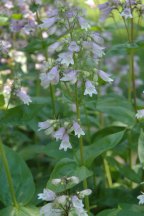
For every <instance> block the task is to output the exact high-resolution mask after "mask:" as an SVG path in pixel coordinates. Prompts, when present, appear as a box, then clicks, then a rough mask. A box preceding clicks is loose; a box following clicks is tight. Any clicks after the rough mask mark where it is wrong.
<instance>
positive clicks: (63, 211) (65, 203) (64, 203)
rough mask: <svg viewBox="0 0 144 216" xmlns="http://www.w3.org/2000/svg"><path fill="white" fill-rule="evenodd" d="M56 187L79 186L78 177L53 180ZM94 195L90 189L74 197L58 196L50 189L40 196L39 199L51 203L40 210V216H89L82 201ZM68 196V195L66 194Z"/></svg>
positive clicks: (73, 195)
mask: <svg viewBox="0 0 144 216" xmlns="http://www.w3.org/2000/svg"><path fill="white" fill-rule="evenodd" d="M51 182H52V184H54V185H57V186H58V185H60V184H62V185H65V187H67V186H69V185H70V184H78V183H79V178H78V177H76V176H72V177H64V178H62V179H52V181H51ZM91 193H92V191H91V190H90V189H86V190H82V191H80V192H77V193H76V194H72V195H65V194H57V193H55V192H54V191H52V190H50V189H47V188H46V189H44V190H43V193H40V194H38V199H41V200H44V201H47V202H49V203H48V204H46V205H44V206H43V207H42V208H41V209H40V215H42V216H51V215H55V216H62V215H73V214H75V215H77V216H87V215H88V214H87V212H86V211H85V209H84V204H83V202H82V199H83V198H85V196H89V195H90V194H91ZM66 194H67V193H66Z"/></svg>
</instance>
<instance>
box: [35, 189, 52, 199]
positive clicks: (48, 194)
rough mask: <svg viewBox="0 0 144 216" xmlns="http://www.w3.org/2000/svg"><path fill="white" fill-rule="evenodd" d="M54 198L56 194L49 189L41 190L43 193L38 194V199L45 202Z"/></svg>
mask: <svg viewBox="0 0 144 216" xmlns="http://www.w3.org/2000/svg"><path fill="white" fill-rule="evenodd" d="M55 198H56V194H55V193H54V192H53V191H52V190H49V189H43V193H39V194H38V199H42V200H45V201H53V200H54V199H55Z"/></svg>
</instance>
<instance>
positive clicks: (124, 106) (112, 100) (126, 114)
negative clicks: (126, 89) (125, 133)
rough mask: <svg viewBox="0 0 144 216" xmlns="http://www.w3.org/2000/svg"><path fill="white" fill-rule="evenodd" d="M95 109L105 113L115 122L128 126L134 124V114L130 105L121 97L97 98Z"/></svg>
mask: <svg viewBox="0 0 144 216" xmlns="http://www.w3.org/2000/svg"><path fill="white" fill-rule="evenodd" d="M96 109H97V110H98V111H99V112H103V113H107V114H109V116H111V117H113V118H114V119H115V120H117V121H120V122H123V123H125V124H127V125H129V126H131V127H132V126H133V125H134V124H135V113H134V110H133V107H132V105H131V104H130V103H129V102H128V101H127V100H126V99H125V98H124V97H122V96H118V95H109V96H101V97H100V98H98V101H97V104H96Z"/></svg>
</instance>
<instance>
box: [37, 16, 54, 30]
mask: <svg viewBox="0 0 144 216" xmlns="http://www.w3.org/2000/svg"><path fill="white" fill-rule="evenodd" d="M56 21H57V18H56V17H50V18H47V19H44V20H42V22H43V23H42V24H40V25H39V27H40V28H50V27H51V26H53V25H54V24H55V22H56Z"/></svg>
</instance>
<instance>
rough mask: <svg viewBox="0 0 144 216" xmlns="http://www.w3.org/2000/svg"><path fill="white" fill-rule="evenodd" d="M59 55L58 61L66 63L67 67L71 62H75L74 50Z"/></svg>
mask: <svg viewBox="0 0 144 216" xmlns="http://www.w3.org/2000/svg"><path fill="white" fill-rule="evenodd" d="M58 56H59V58H58V61H60V62H61V64H64V65H66V66H67V67H68V66H69V65H70V64H74V60H73V53H72V52H70V51H68V52H63V53H60V54H59V55H58Z"/></svg>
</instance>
